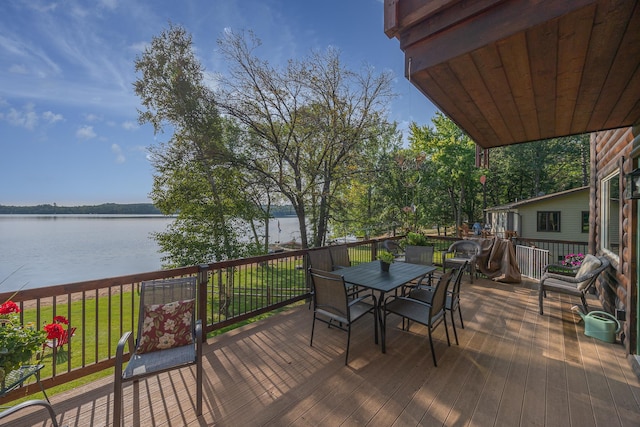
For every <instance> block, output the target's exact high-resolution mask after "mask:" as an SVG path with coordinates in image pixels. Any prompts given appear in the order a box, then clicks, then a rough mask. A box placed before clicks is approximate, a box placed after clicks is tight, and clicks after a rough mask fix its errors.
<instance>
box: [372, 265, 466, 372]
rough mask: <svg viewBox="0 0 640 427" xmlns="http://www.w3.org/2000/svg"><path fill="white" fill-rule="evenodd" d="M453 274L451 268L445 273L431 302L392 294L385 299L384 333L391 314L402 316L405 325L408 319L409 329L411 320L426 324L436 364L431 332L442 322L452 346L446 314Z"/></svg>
mask: <svg viewBox="0 0 640 427" xmlns="http://www.w3.org/2000/svg"><path fill="white" fill-rule="evenodd" d="M452 275H453V272H452V271H451V270H449V272H448V273H444V274H443V275H442V276H441V277H440V280H439V281H438V284H437V285H436V286H435V289H434V295H433V298H432V300H431V301H432V302H431V304H429V303H426V302H424V301H420V300H417V299H414V298H410V297H406V296H390V297H388V298H386V299H385V300H384V314H383V318H384V322H383V331H382V333H383V334H386V329H387V317H389V314H396V315H398V316H401V317H402V320H403V327H404V321H405V320H408V322H407V330H408V329H409V324H410V322H417V323H420V324H422V325H424V326H426V327H427V329H428V330H429V345H430V346H431V356H432V358H433V365H434V366H438V362H437V360H436V353H435V349H434V346H433V338H432V336H431V333H432V331H433V330H434V329H435V328H437V327H438V326H439V325H440V324H444V330H445V332H446V334H447V344H448V345H449V346H451V340H450V339H449V329H448V328H447V317H446V315H445V303H446V298H447V289H448V287H449V283H450V282H451V277H452Z"/></svg>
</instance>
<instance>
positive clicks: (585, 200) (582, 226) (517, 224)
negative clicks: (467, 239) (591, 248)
mask: <svg viewBox="0 0 640 427" xmlns="http://www.w3.org/2000/svg"><path fill="white" fill-rule="evenodd" d="M486 218H487V224H489V225H490V226H491V231H492V233H493V234H495V235H497V236H499V237H503V238H504V237H509V236H511V235H512V234H513V232H515V233H517V236H519V237H524V238H527V239H548V240H566V241H572V242H586V241H587V239H588V238H589V187H580V188H574V189H571V190H566V191H561V192H559V193H553V194H548V195H545V196H539V197H533V198H531V199H526V200H519V201H517V202H513V203H508V204H506V205H502V206H494V207H491V208H487V209H486Z"/></svg>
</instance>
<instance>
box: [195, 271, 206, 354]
mask: <svg viewBox="0 0 640 427" xmlns="http://www.w3.org/2000/svg"><path fill="white" fill-rule="evenodd" d="M208 273H209V265H208V264H200V265H198V281H197V289H198V316H197V318H198V319H200V321H202V329H203V331H206V330H207V326H208V325H207V287H208V286H207V285H208V282H209V280H208V279H209V274H208ZM202 336H203V340H204V341H206V340H207V339H206V336H207V334H206V332H205V333H203V334H202Z"/></svg>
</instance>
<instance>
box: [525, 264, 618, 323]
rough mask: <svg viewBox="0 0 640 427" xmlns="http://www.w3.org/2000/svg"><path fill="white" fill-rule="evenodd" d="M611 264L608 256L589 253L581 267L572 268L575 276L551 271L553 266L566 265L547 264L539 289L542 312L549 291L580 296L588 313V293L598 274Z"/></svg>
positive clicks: (539, 305)
mask: <svg viewBox="0 0 640 427" xmlns="http://www.w3.org/2000/svg"><path fill="white" fill-rule="evenodd" d="M609 265H610V262H609V260H608V259H607V258H606V257H603V256H598V257H597V256H594V255H587V256H586V257H585V258H584V260H583V261H582V264H581V265H580V267H576V268H573V269H572V270H574V271H575V275H573V276H568V275H564V274H556V273H552V272H550V271H549V269H550V268H552V267H563V268H567V267H566V266H561V265H554V264H551V265H548V266H546V267H545V273H544V275H543V276H542V279H540V285H539V289H538V307H539V309H540V314H543V312H542V305H543V298H544V297H546V296H547V291H551V292H558V293H561V294H567V295H572V296H575V297H580V300H581V301H582V307H584V312H585V313H588V312H589V307H588V305H587V299H586V294H587V292H589V290H590V289H591V287H592V286H593V285H594V284H595V282H596V279H597V278H598V275H600V273H602V272H603V271H605V270H606V269H607V268H608V267H609Z"/></svg>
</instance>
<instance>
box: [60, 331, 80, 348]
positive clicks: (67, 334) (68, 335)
mask: <svg viewBox="0 0 640 427" xmlns="http://www.w3.org/2000/svg"><path fill="white" fill-rule="evenodd" d="M75 333H76V328H75V327H73V328H70V329H65V330H64V331H63V332H62V336H61V337H60V339H59V340H58V342H57V343H56V347H62V346H63V345H66V344H67V343H68V342H69V339H70V338H71V337H72V336H73V335H74V334H75Z"/></svg>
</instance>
